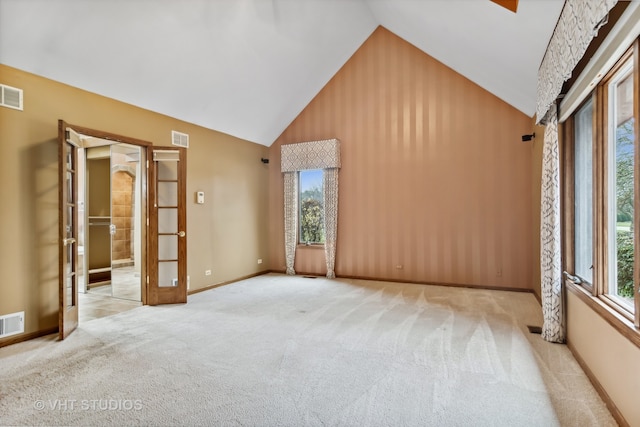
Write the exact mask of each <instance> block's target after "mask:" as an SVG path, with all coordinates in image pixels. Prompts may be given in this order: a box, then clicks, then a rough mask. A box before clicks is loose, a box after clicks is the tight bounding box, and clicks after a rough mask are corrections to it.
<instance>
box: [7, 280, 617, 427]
mask: <svg viewBox="0 0 640 427" xmlns="http://www.w3.org/2000/svg"><path fill="white" fill-rule="evenodd" d="M540 322H541V315H540V306H539V305H538V303H537V302H536V300H535V298H534V297H533V295H531V294H526V293H516V292H504V291H487V290H474V289H462V288H448V287H440V286H425V285H412V284H396V283H384V282H372V281H360V280H342V279H339V280H334V281H329V280H326V279H323V278H318V279H306V278H302V277H288V276H283V275H278V274H269V275H265V276H260V277H256V278H252V279H249V280H245V281H242V282H238V283H235V284H232V285H228V286H224V287H220V288H216V289H213V290H210V291H206V292H202V293H199V294H195V295H193V296H190V297H189V301H188V303H187V304H186V305H173V306H159V307H149V306H143V307H138V308H135V309H132V310H130V311H127V312H124V313H120V314H117V315H114V316H110V317H106V318H101V319H96V320H92V321H88V322H85V323H83V324H81V325H80V328H79V330H78V331H76V332H75V333H73V334H72V335H71V336H70V337H69V338H68V339H66V340H65V341H63V342H56V341H55V338H53V337H45V338H41V339H36V340H32V341H29V342H25V343H21V344H17V345H14V346H10V347H5V348H2V349H0V424H1V425H118V426H125V425H223V426H554V425H563V426H609V425H610V426H613V425H615V422H614V420H613V419H612V417H611V415H610V414H609V413H608V411H607V409H606V407H605V406H604V404H603V402H602V401H601V399H600V398H599V397H598V395H597V394H596V393H595V391H594V389H593V387H592V386H591V384H590V383H589V381H588V379H587V378H586V377H585V375H584V373H583V372H582V371H581V369H580V367H579V366H578V364H577V363H576V361H575V360H574V359H573V357H572V356H571V354H570V352H569V351H568V349H567V348H566V346H564V345H558V344H549V343H546V342H544V341H542V340H541V338H540V335H535V334H530V333H529V332H528V330H527V328H526V325H540Z"/></svg>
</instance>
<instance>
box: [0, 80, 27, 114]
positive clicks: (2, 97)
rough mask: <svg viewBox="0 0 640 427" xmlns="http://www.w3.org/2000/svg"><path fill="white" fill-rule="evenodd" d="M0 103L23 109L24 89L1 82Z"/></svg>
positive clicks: (4, 105) (15, 108)
mask: <svg viewBox="0 0 640 427" xmlns="http://www.w3.org/2000/svg"><path fill="white" fill-rule="evenodd" d="M0 105H1V106H3V107H8V108H13V109H14V110H20V111H22V89H17V88H15V87H11V86H7V85H2V84H0Z"/></svg>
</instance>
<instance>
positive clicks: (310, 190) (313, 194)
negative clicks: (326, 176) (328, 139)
mask: <svg viewBox="0 0 640 427" xmlns="http://www.w3.org/2000/svg"><path fill="white" fill-rule="evenodd" d="M298 182H299V188H300V196H299V199H298V201H299V202H298V206H299V207H300V215H299V221H298V223H299V224H300V230H299V234H298V236H299V237H298V241H299V243H301V244H304V245H319V244H324V238H325V234H324V199H323V197H322V169H313V170H303V171H300V172H298Z"/></svg>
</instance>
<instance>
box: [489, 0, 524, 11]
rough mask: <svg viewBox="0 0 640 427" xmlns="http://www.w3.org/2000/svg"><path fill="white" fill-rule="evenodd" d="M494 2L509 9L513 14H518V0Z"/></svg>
mask: <svg viewBox="0 0 640 427" xmlns="http://www.w3.org/2000/svg"><path fill="white" fill-rule="evenodd" d="M491 1H492V2H494V3H496V4H499V5H500V6H502V7H504V8H506V9H509V10H510V11H511V12H513V13H516V12H517V11H518V0H491Z"/></svg>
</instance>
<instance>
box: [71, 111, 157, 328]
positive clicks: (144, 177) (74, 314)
mask: <svg viewBox="0 0 640 427" xmlns="http://www.w3.org/2000/svg"><path fill="white" fill-rule="evenodd" d="M68 129H70V130H72V131H73V132H75V133H77V134H81V135H84V136H88V137H94V138H99V139H102V140H106V141H109V142H110V143H97V144H91V143H89V144H83V143H81V144H79V145H78V147H79V148H90V147H98V146H105V145H112V144H119V143H125V144H129V145H135V146H139V147H140V148H141V149H142V151H144V152H145V153H146V155H147V156H148V155H149V152H150V150H149V148H150V147H151V146H153V143H151V142H149V141H144V140H141V139H136V138H130V137H126V136H123V135H118V134H114V133H111V132H104V131H100V130H96V129H91V128H87V127H84V126H78V125H74V124H71V123H66V122H65V121H64V120H58V141H59V142H58V145H59V159H58V167H59V176H60V179H59V185H60V188H59V200H60V202H62V200H63V196H64V195H66V191H65V188H64V185H65V182H64V181H63V179H62V175H63V168H65V173H66V160H65V158H64V157H63V151H62V149H63V148H62V147H63V144H62V142H63V141H64V142H66V140H67V130H68ZM147 158H148V157H147ZM76 163H77V161H76ZM140 168H141V173H140V179H141V192H140V193H141V194H140V196H141V197H140V199H141V200H140V204H141V208H142V209H144V217H145V218H147V221H146V224H143V225H144V226H143V227H142V230H141V242H142V244H141V248H140V249H141V260H142V262H141V264H142V265H141V267H140V268H141V274H140V276H141V278H142V280H141V287H142V288H141V299H142V304H143V305H146V304H148V303H147V294H148V286H149V285H148V280H145V278H147V277H148V271H147V268H148V266H147V264H148V262H147V256H148V254H147V248H148V246H149V238H150V236H149V234H148V232H147V229H148V224H149V223H148V215H149V212H148V188H147V182H148V169H149V168H148V162H147V164H143V163H142V162H141V165H140ZM73 191H74V193H75V194H74V201H75V204H74V209H73V211H74V218H75V221H74V225H73V226H74V227H75V228H76V230H75V234H76V235H77V215H78V206H77V200H78V194H77V174H76V183H75V184H74V185H73ZM64 215H66V213H65V209H64V207H63V206H62V205H60V206H59V220H58V221H59V230H60V231H59V235H60V241H59V248H60V249H59V254H60V259H59V272H58V275H59V289H58V292H59V307H58V310H59V315H58V331H59V337H60V339H61V340H62V339H64V338H66V337H67V336H68V335H69V334H70V333H71V332H73V330H75V329H76V327H77V326H78V304H77V302H78V286H77V283H76V286H75V289H74V295H73V298H74V301H75V302H76V304H75V305H74V306H73V309H72V310H67V302H66V299H67V298H66V289H65V286H66V283H65V282H66V280H65V277H66V274H65V270H64V268H65V263H64V260H65V258H64V257H65V252H64V250H65V246H64V240H65V238H64V231H65V228H64V222H63V220H64V218H65V216H64ZM76 248H77V246H76ZM74 258H75V260H74V261H73V262H74V263H75V265H76V266H77V264H78V251H77V250H75V251H74ZM86 273H87V272H85V274H86Z"/></svg>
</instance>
